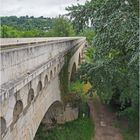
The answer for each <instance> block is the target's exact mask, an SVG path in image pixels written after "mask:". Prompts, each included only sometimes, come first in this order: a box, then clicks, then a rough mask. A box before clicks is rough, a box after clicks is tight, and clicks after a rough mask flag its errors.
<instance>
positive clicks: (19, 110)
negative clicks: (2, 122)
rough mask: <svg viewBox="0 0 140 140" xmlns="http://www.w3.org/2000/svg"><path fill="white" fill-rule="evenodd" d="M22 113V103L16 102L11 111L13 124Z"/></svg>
mask: <svg viewBox="0 0 140 140" xmlns="http://www.w3.org/2000/svg"><path fill="white" fill-rule="evenodd" d="M22 111H23V103H22V101H21V100H18V101H17V102H16V104H15V106H14V110H13V122H14V123H15V122H16V121H17V120H18V119H19V115H20V114H21V113H22Z"/></svg>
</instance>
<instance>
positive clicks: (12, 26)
mask: <svg viewBox="0 0 140 140" xmlns="http://www.w3.org/2000/svg"><path fill="white" fill-rule="evenodd" d="M1 24H2V26H1V28H0V32H1V33H0V36H1V37H2V38H6V37H56V36H57V37H59V36H74V35H75V31H74V29H73V26H72V24H71V22H70V21H69V20H68V19H67V18H64V17H62V16H60V17H58V18H52V19H51V18H44V17H39V18H34V17H28V16H27V17H19V18H17V17H15V16H11V17H2V18H1Z"/></svg>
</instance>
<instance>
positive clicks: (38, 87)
mask: <svg viewBox="0 0 140 140" xmlns="http://www.w3.org/2000/svg"><path fill="white" fill-rule="evenodd" d="M41 90H42V82H41V81H39V82H38V85H37V94H38V93H39V92H41Z"/></svg>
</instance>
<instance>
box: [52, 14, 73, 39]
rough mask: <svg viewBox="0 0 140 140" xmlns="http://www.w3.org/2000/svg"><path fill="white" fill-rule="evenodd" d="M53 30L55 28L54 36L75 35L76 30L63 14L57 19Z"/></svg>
mask: <svg viewBox="0 0 140 140" xmlns="http://www.w3.org/2000/svg"><path fill="white" fill-rule="evenodd" d="M52 30H53V36H56V37H57V36H58V37H67V36H74V35H75V31H74V29H73V26H72V24H71V22H70V21H69V20H68V19H67V18H65V17H63V16H59V17H58V18H57V19H56V20H55V22H54V26H53V29H52Z"/></svg>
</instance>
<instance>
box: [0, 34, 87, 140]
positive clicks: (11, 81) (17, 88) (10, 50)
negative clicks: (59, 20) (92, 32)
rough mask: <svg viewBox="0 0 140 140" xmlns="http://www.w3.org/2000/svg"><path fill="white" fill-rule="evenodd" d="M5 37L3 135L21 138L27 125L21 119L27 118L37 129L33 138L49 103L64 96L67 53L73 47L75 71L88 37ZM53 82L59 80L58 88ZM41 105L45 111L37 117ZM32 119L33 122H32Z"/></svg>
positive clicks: (0, 70) (0, 97)
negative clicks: (62, 77)
mask: <svg viewBox="0 0 140 140" xmlns="http://www.w3.org/2000/svg"><path fill="white" fill-rule="evenodd" d="M10 40H11V41H10ZM1 41H2V43H1V47H2V49H1V51H0V55H1V57H0V58H1V59H0V64H1V67H0V76H1V77H0V78H1V80H0V81H1V83H0V117H1V118H0V121H1V120H3V122H4V123H3V124H4V125H3V128H2V130H3V131H4V132H5V133H3V139H4V140H8V138H10V137H11V136H12V137H13V139H17V140H20V139H21V138H23V134H21V133H20V134H19V135H18V136H17V138H14V134H15V133H16V132H15V131H18V130H20V129H23V126H22V125H21V123H20V122H24V121H25V122H26V125H25V127H24V128H27V127H31V129H32V131H33V132H30V133H31V134H30V135H31V137H32V138H27V139H33V136H34V134H35V132H36V130H37V128H38V125H39V123H40V121H41V119H42V118H43V115H44V114H45V112H46V110H47V109H48V107H49V106H50V105H51V104H52V103H53V102H54V101H56V100H59V101H60V100H61V97H60V92H61V91H60V89H59V76H58V74H59V72H60V70H61V68H62V67H63V65H64V63H65V62H64V56H65V54H67V53H68V51H70V50H72V51H73V52H74V54H73V56H72V58H71V61H70V64H69V65H70V67H69V71H68V74H69V75H71V69H72V65H73V63H75V62H76V65H79V64H78V63H79V61H78V60H79V56H80V54H81V53H82V52H81V50H82V48H83V46H84V44H85V38H83V37H74V38H50V39H48V38H40V39H27V40H26V39H21V40H20V39H18V42H17V40H16V39H14V40H12V39H8V40H7V43H6V39H2V40H1ZM74 61H75V62H74ZM46 81H48V83H47V85H48V88H46ZM52 83H54V84H56V86H57V88H54V86H55V85H53V84H52ZM30 93H31V94H30ZM46 93H47V94H46ZM51 93H53V94H51ZM32 95H33V96H32ZM43 100H44V102H43ZM20 103H22V106H21V110H22V111H21V112H18V117H19V118H20V119H18V121H17V122H15V117H14V116H16V117H17V112H16V113H14V110H16V105H18V104H20ZM29 105H30V107H29ZM27 107H29V108H27ZM36 107H37V108H36ZM43 108H44V110H43ZM27 109H28V111H27ZM40 109H41V113H42V114H41V117H38V118H37V117H36V116H38V115H39V114H38V111H40ZM26 112H27V113H26ZM34 118H35V121H36V120H37V122H36V125H35V124H34V123H32V122H33V120H34ZM4 119H5V120H4ZM13 122H14V125H13V126H12V123H13ZM29 123H31V125H33V126H28V125H29ZM34 125H35V126H34ZM0 131H1V130H0ZM22 131H24V130H22ZM25 133H26V132H25ZM0 134H1V132H0ZM13 139H12V138H11V140H13ZM23 140H24V139H23Z"/></svg>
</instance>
